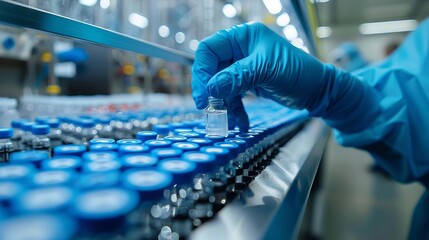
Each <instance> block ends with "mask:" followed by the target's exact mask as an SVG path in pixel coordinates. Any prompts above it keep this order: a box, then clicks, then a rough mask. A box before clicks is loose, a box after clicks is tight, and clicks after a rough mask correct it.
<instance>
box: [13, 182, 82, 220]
mask: <svg viewBox="0 0 429 240" xmlns="http://www.w3.org/2000/svg"><path fill="white" fill-rule="evenodd" d="M74 194H75V193H74V191H73V190H72V189H71V188H70V187H67V186H45V187H40V188H33V189H28V190H25V191H24V192H23V193H22V194H21V195H20V196H19V197H18V198H17V200H16V201H15V202H14V204H13V208H14V209H15V211H16V212H19V213H27V214H28V213H42V212H63V213H66V211H67V210H68V208H69V206H70V204H71V202H72V199H73V197H74Z"/></svg>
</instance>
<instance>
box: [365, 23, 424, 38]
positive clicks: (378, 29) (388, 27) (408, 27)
mask: <svg viewBox="0 0 429 240" xmlns="http://www.w3.org/2000/svg"><path fill="white" fill-rule="evenodd" d="M416 27H417V21H416V20H414V19H410V20H400V21H388V22H373V23H364V24H361V25H360V26H359V32H360V33H362V34H365V35H366V34H382V33H395V32H409V31H413V30H414V29H416Z"/></svg>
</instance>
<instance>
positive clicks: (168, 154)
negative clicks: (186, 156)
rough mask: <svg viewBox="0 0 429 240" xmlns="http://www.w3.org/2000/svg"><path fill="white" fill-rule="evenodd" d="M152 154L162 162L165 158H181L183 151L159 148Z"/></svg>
mask: <svg viewBox="0 0 429 240" xmlns="http://www.w3.org/2000/svg"><path fill="white" fill-rule="evenodd" d="M150 153H151V154H152V155H154V156H156V157H157V158H158V159H160V160H161V159H164V158H172V157H179V156H180V155H182V153H183V151H182V150H181V149H178V148H157V149H154V150H152V151H151V152H150Z"/></svg>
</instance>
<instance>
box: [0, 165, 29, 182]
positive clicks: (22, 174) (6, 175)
mask: <svg viewBox="0 0 429 240" xmlns="http://www.w3.org/2000/svg"><path fill="white" fill-rule="evenodd" d="M34 171H35V169H34V166H33V165H30V164H25V163H22V164H7V165H2V166H0V182H1V181H13V182H20V183H24V184H25V183H28V180H29V179H30V178H31V177H32V176H33V173H34Z"/></svg>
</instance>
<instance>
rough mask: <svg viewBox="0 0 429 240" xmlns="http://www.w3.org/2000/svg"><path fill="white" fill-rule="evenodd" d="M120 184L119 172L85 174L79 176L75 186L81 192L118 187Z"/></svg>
mask: <svg viewBox="0 0 429 240" xmlns="http://www.w3.org/2000/svg"><path fill="white" fill-rule="evenodd" d="M119 184H120V172H119V171H107V172H84V173H82V174H80V175H79V177H78V179H77V180H76V184H75V186H76V187H77V188H78V189H80V190H88V189H102V188H108V187H117V186H119Z"/></svg>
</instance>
